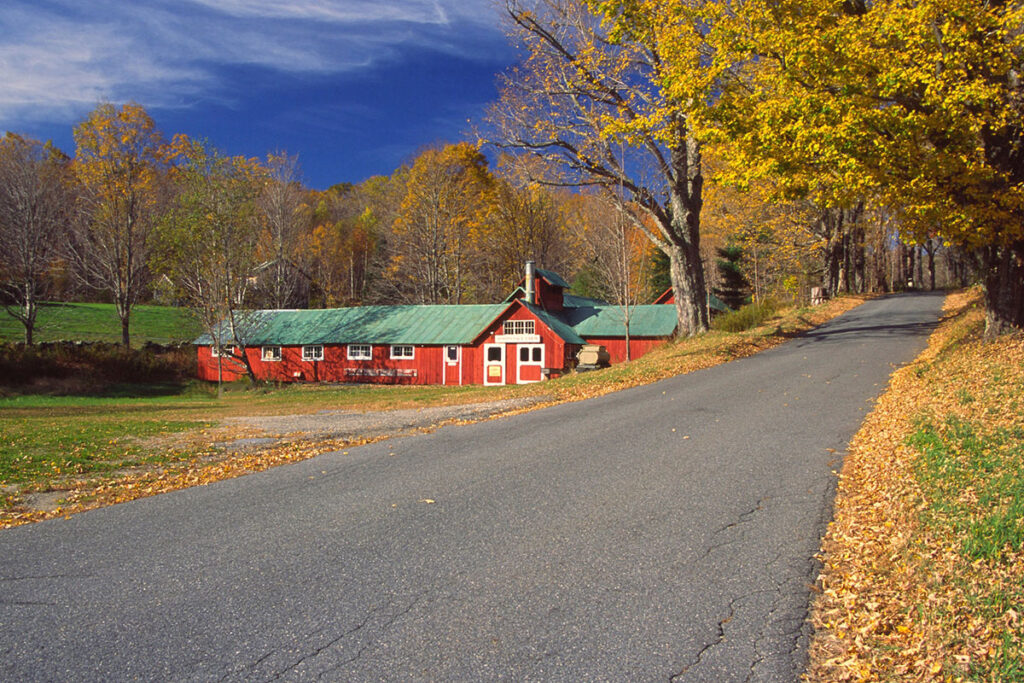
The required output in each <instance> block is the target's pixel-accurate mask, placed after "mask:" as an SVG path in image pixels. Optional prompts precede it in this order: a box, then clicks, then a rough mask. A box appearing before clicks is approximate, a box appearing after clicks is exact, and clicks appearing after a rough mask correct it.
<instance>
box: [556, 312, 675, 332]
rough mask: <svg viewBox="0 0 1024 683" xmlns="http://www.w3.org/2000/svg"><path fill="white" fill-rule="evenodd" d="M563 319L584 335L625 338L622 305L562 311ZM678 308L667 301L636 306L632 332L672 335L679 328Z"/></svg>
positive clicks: (631, 322)
mask: <svg viewBox="0 0 1024 683" xmlns="http://www.w3.org/2000/svg"><path fill="white" fill-rule="evenodd" d="M561 317H562V319H564V320H565V322H567V323H568V324H569V325H571V326H572V328H573V329H574V330H575V331H576V333H577V334H579V335H580V336H582V337H621V336H623V335H624V334H625V317H624V315H623V310H622V308H621V307H619V306H613V305H610V304H609V305H604V306H581V307H579V308H567V309H565V310H564V311H562V312H561ZM677 322H678V320H677V319H676V307H675V306H665V305H663V304H646V305H642V306H634V307H633V309H632V310H631V311H630V317H629V333H630V335H631V336H634V337H668V336H671V335H672V334H674V333H675V331H676V323H677Z"/></svg>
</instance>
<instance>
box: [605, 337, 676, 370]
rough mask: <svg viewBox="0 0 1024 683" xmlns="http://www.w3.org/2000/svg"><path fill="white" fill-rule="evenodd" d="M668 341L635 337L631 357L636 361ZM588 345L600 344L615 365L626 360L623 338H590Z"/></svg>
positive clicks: (631, 344) (631, 346) (630, 341)
mask: <svg viewBox="0 0 1024 683" xmlns="http://www.w3.org/2000/svg"><path fill="white" fill-rule="evenodd" d="M666 341H668V340H667V339H656V338H651V337H633V338H632V339H630V340H629V350H630V356H631V358H632V359H633V360H636V359H637V358H639V357H640V356H642V355H644V354H645V353H647V352H648V351H650V350H651V349H653V348H656V347H658V346H661V345H662V344H664V343H665V342H666ZM587 343H588V344H600V345H601V346H603V347H604V348H605V349H606V350H607V351H608V356H609V361H608V362H610V363H612V364H613V365H614V364H615V363H621V362H623V361H624V360H626V340H625V339H624V338H623V337H617V338H605V337H588V338H587Z"/></svg>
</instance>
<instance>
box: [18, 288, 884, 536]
mask: <svg viewBox="0 0 1024 683" xmlns="http://www.w3.org/2000/svg"><path fill="white" fill-rule="evenodd" d="M864 298H865V297H846V298H842V299H837V300H835V301H830V302H828V303H826V304H824V305H822V306H817V307H814V308H812V309H796V310H793V309H791V310H789V311H785V312H783V313H782V314H781V315H779V316H776V317H774V318H772V319H770V320H768V321H766V322H765V324H764V325H762V326H760V327H757V328H755V329H752V330H748V331H745V332H739V333H726V332H719V331H712V332H709V333H708V334H706V335H701V336H700V337H695V338H692V339H682V340H678V341H676V342H673V343H670V344H666V345H664V346H662V347H660V348H658V349H655V350H654V351H652V352H651V353H649V354H647V355H645V356H644V357H643V358H640V359H638V360H636V361H633V362H631V363H624V364H620V365H617V366H614V367H611V368H608V369H606V370H600V371H596V372H588V373H582V374H573V375H570V376H567V377H563V378H560V379H557V380H552V381H550V382H540V383H537V384H530V385H520V386H508V387H452V388H445V387H415V386H391V387H385V386H365V385H364V386H354V387H321V386H290V387H287V388H284V389H281V390H276V391H254V392H233V393H231V394H229V398H228V399H225V400H221V401H217V400H216V399H213V398H212V396H211V395H209V394H196V395H190V396H167V397H149V398H136V399H131V398H124V399H103V398H86V397H37V396H22V397H10V398H6V399H4V398H0V443H6V444H7V446H5V447H0V528H4V527H9V526H15V525H18V524H25V523H28V522H35V521H39V520H42V519H47V518H51V517H56V516H63V515H69V514H73V513H76V512H81V511H83V510H88V509H92V508H96V507H101V506H104V505H112V504H115V503H120V502H124V501H129V500H133V499H135V498H140V497H144V496H149V495H154V494H157V493H163V492H166V491H172V490H175V489H180V488H186V487H189V486H198V485H204V484H208V483H210V482H213V481H217V480H219V479H225V478H229V477H236V476H240V475H243V474H246V473H249V472H255V471H259V470H264V469H267V468H269V467H273V466H275V465H279V464H283V463H287V462H293V461H296V460H303V459H306V458H309V457H312V456H314V455H317V454H319V453H324V452H328V451H333V450H343V449H345V448H349V447H353V446H356V445H360V444H363V443H367V442H368V441H369V440H380V439H383V438H387V435H386V434H384V435H381V434H374V435H372V436H361V437H357V438H351V437H350V438H344V439H337V438H327V439H325V438H321V437H317V436H315V435H306V436H302V435H299V436H298V437H294V435H293V438H289V439H286V440H275V442H274V443H273V444H271V445H268V446H266V447H263V448H259V449H256V450H254V449H251V448H244V449H233V448H231V447H224V446H218V445H216V444H217V443H225V442H230V441H231V440H232V439H233V438H241V437H250V438H251V437H261V436H264V434H262V433H260V432H259V431H258V430H257V431H254V430H252V429H247V428H244V427H233V428H231V427H227V426H224V425H223V423H224V421H225V420H226V418H229V417H240V416H245V415H288V414H297V413H313V412H317V411H322V410H346V409H347V410H351V409H358V410H363V411H390V410H395V409H400V408H423V407H427V406H441V405H449V406H451V405H457V404H467V403H480V402H486V401H498V400H506V399H533V400H532V401H528V403H529V404H530V407H527V408H520V409H517V410H515V411H510V412H521V411H523V410H533V409H536V408H537V407H541V406H544V405H551V404H553V403H559V402H563V401H575V400H581V399H585V398H590V397H593V396H598V395H601V394H605V393H608V392H610V391H617V390H620V389H625V388H627V387H631V386H637V385H640V384H647V383H649V382H654V381H656V380H659V379H662V378H665V377H670V376H673V375H678V374H682V373H686V372H693V371H695V370H700V369H703V368H707V367H711V366H713V365H718V364H720V363H724V362H727V361H730V360H733V359H736V358H742V357H745V356H749V355H751V354H754V353H757V352H759V351H762V350H764V349H767V348H771V347H773V346H777V345H778V344H781V343H783V342H784V341H786V340H788V339H790V338H791V337H792V336H794V335H795V334H798V333H799V332H801V331H804V330H807V329H810V328H811V327H814V326H816V325H820V324H821V323H823V322H825V321H827V320H829V319H831V318H834V317H835V316H837V315H839V314H841V313H844V312H846V311H848V310H850V309H851V308H853V307H855V306H857V305H859V304H860V303H862V302H863V301H864ZM505 414H508V413H505ZM433 426H437V425H433ZM433 426H431V427H425V428H424V429H430V428H433ZM111 428H116V430H117V431H119V432H120V436H117V437H116V438H111V436H112V435H111V433H110V429H111ZM401 431H402V429H401V427H400V426H399V427H396V429H395V430H394V433H399V432H401Z"/></svg>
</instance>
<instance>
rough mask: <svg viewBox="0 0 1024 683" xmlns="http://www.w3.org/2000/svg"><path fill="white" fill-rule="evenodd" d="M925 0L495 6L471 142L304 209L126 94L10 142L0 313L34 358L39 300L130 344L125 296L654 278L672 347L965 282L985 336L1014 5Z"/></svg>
mask: <svg viewBox="0 0 1024 683" xmlns="http://www.w3.org/2000/svg"><path fill="white" fill-rule="evenodd" d="M948 4H949V3H938V2H923V3H913V4H912V5H906V4H904V3H899V2H884V3H872V4H870V5H868V4H862V3H857V2H853V3H849V2H848V3H839V4H837V3H833V2H825V1H824V0H822V1H820V2H818V1H809V0H802V1H801V2H796V3H785V4H782V5H780V4H778V3H773V2H767V1H766V2H763V3H762V2H746V3H741V4H735V3H680V2H678V1H675V0H671V1H670V0H608V1H598V0H587V1H585V2H581V1H578V0H577V1H574V0H530V1H527V0H506V4H505V10H506V12H505V13H506V17H507V19H508V32H509V35H510V37H511V38H512V39H513V40H515V41H517V42H518V43H519V44H520V45H521V46H522V48H523V59H522V61H521V63H520V65H519V66H517V67H516V68H515V69H513V70H512V71H510V72H509V73H508V74H506V76H505V77H504V80H503V85H502V92H501V97H500V99H499V101H498V102H496V103H495V105H494V106H493V107H492V109H491V111H490V114H489V116H488V118H487V121H486V122H482V123H481V126H482V129H483V131H484V133H483V135H484V137H486V138H488V140H489V143H487V146H486V147H484V143H481V142H473V143H470V142H458V143H454V144H445V145H437V146H434V147H431V148H427V149H424V150H421V151H420V152H419V153H417V154H416V155H415V156H413V157H412V158H411V159H410V161H409V162H408V163H406V164H404V165H402V166H401V167H399V168H398V169H396V170H395V171H394V172H393V173H392V174H390V175H389V176H380V177H373V178H369V179H366V180H364V181H362V182H360V183H358V184H348V183H341V184H338V185H335V186H333V187H331V188H329V189H327V190H322V191H320V190H312V189H309V188H307V187H305V186H304V185H303V184H302V181H301V172H300V168H299V161H298V159H296V158H295V157H292V156H290V155H289V154H287V153H286V152H280V151H275V152H272V153H270V154H268V155H267V157H266V158H264V159H253V158H241V157H231V156H228V155H226V154H224V153H223V152H221V151H220V150H218V149H217V148H216V147H215V146H214V145H213V144H212V143H210V142H208V141H201V140H192V139H188V138H186V137H184V136H180V135H179V136H174V137H172V138H171V139H170V140H168V139H167V138H166V137H165V135H164V134H163V133H162V132H161V131H160V130H159V129H158V128H157V126H156V124H155V123H154V121H153V120H152V119H151V118H150V116H149V115H148V113H147V112H146V111H145V110H144V109H143V107H141V106H140V105H137V104H134V103H128V104H125V105H122V106H117V105H114V104H102V105H100V106H98V107H97V108H96V109H95V110H94V111H93V112H91V113H90V114H89V115H88V116H87V117H86V118H85V119H84V120H83V121H81V122H80V123H79V124H78V125H77V126H76V127H75V129H74V138H75V145H76V148H75V150H74V153H73V155H72V154H65V153H64V152H62V151H61V150H58V149H55V148H54V147H53V146H52V145H50V144H48V143H45V144H44V143H41V142H39V141H35V140H30V139H27V138H23V137H20V136H18V135H15V134H12V133H8V134H7V135H6V137H5V138H3V139H2V140H0V286H2V296H3V303H4V304H5V306H6V308H7V311H8V312H9V313H10V314H11V315H14V316H16V317H18V319H19V320H21V321H22V323H23V324H24V326H25V335H26V341H28V342H31V341H32V330H33V326H34V320H35V310H36V307H37V305H38V302H39V301H41V300H45V299H56V300H83V299H87V300H105V301H110V302H113V303H114V304H115V306H116V309H117V312H118V315H119V316H120V318H121V321H122V328H123V336H124V342H125V344H126V345H127V343H128V330H129V326H130V321H131V309H132V307H133V306H134V305H135V304H137V303H139V302H151V301H155V302H163V303H173V304H178V305H187V306H189V307H191V308H193V309H194V310H196V311H197V313H198V314H199V315H200V317H201V318H202V319H203V322H204V324H205V325H206V326H207V328H208V329H212V328H213V325H215V324H216V322H217V321H218V320H224V319H225V318H228V319H232V320H233V316H234V315H236V313H237V312H240V311H244V310H246V309H252V308H282V307H332V306H351V305H362V304H385V303H453V304H457V303H479V302H494V301H499V300H501V299H503V298H504V297H505V296H506V295H508V293H509V292H510V291H511V289H512V288H513V286H514V285H515V283H516V282H517V281H518V280H519V279H520V278H521V272H522V265H523V263H524V262H525V261H526V260H531V259H532V260H534V261H535V262H536V263H537V265H538V266H539V267H541V268H547V269H550V270H554V271H557V272H559V273H560V274H562V275H563V276H564V277H566V278H567V279H569V281H570V282H573V283H574V291H575V292H576V293H578V294H581V295H588V296H595V297H600V298H604V299H606V300H609V301H611V302H613V303H618V304H622V305H626V306H628V305H631V304H634V303H637V302H646V301H650V300H652V299H653V298H654V297H655V296H657V295H658V294H660V293H661V292H662V291H664V289H665V288H667V287H669V286H671V287H672V289H673V291H674V294H675V301H676V306H677V311H678V314H679V320H680V332H681V333H682V334H693V333H697V332H700V331H702V330H704V329H706V328H707V324H708V318H709V311H708V305H707V294H708V293H710V292H714V293H718V294H720V295H722V296H728V297H730V300H731V301H733V302H736V303H741V302H742V301H744V300H757V299H764V298H777V299H790V300H796V301H808V300H809V299H810V294H811V289H812V288H815V287H820V288H822V290H823V291H824V293H825V294H826V295H836V294H839V293H842V292H865V291H893V290H899V289H903V288H906V287H919V288H933V287H936V286H945V285H948V284H953V285H961V284H966V283H968V282H970V281H972V280H981V281H983V282H984V283H985V284H986V291H987V293H988V294H987V307H988V309H989V314H990V315H989V324H990V329H991V331H992V332H993V333H998V332H1002V331H1012V330H1014V329H1019V327H1020V325H1021V323H1022V321H1024V265H1022V264H1024V242H1022V239H1024V209H1022V208H1021V206H1024V201H1022V200H1021V198H1022V197H1024V178H1022V173H1024V171H1021V169H1022V168H1024V163H1021V161H1022V160H1021V159H1020V158H1019V157H1020V154H1021V149H1022V148H1024V144H1022V142H1024V141H1022V134H1021V125H1020V121H1021V117H1020V113H1021V111H1020V110H1021V102H1022V101H1024V98H1022V97H1021V85H1020V79H1019V66H1020V58H1021V44H1022V43H1021V35H1020V34H1021V31H1020V22H1019V20H1020V19H1021V10H1020V8H1018V7H1015V6H1009V5H1007V6H1004V5H1002V4H999V3H981V2H972V1H970V0H958V2H956V3H954V4H955V5H956V7H955V8H950V7H949V6H948ZM951 10H955V11H951ZM1014 22H1017V23H1014ZM908 50H909V51H910V52H911V53H912V54H911V55H909V56H908V55H906V54H904V53H905V52H907V51H908ZM485 151H489V152H491V156H490V158H489V157H488V156H486V155H485ZM723 259H724V260H725V261H726V262H727V263H725V264H723V263H721V261H722V260H723ZM737 283H742V284H741V285H738V284H737ZM737 287H739V288H740V290H742V289H743V288H745V291H740V290H738V289H737Z"/></svg>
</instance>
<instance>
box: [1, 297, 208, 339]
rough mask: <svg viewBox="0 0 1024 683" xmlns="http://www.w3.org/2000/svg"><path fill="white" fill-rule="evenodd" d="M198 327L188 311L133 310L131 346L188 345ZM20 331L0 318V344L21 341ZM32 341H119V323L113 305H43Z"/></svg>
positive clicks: (165, 308)
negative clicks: (182, 343) (147, 344)
mask: <svg viewBox="0 0 1024 683" xmlns="http://www.w3.org/2000/svg"><path fill="white" fill-rule="evenodd" d="M200 331H201V330H200V326H199V323H198V322H197V321H196V320H195V318H194V317H193V316H192V313H191V312H190V311H189V310H188V309H184V308H175V307H173V306H141V305H140V306H136V307H135V308H133V309H132V317H131V340H132V345H133V346H141V345H142V344H144V343H146V342H153V343H156V344H173V343H176V342H189V341H192V340H193V339H195V338H196V337H197V336H199V334H200ZM24 334H25V332H24V327H22V325H21V323H20V322H18V321H17V320H15V319H14V318H13V317H11V316H9V315H6V314H2V315H0V342H19V341H22V340H23V339H24ZM35 337H36V341H37V342H49V341H90V342H111V343H120V341H121V321H120V319H118V317H117V313H116V312H115V311H114V305H113V304H86V303H45V304H42V305H40V307H39V317H38V318H37V321H36V331H35Z"/></svg>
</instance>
